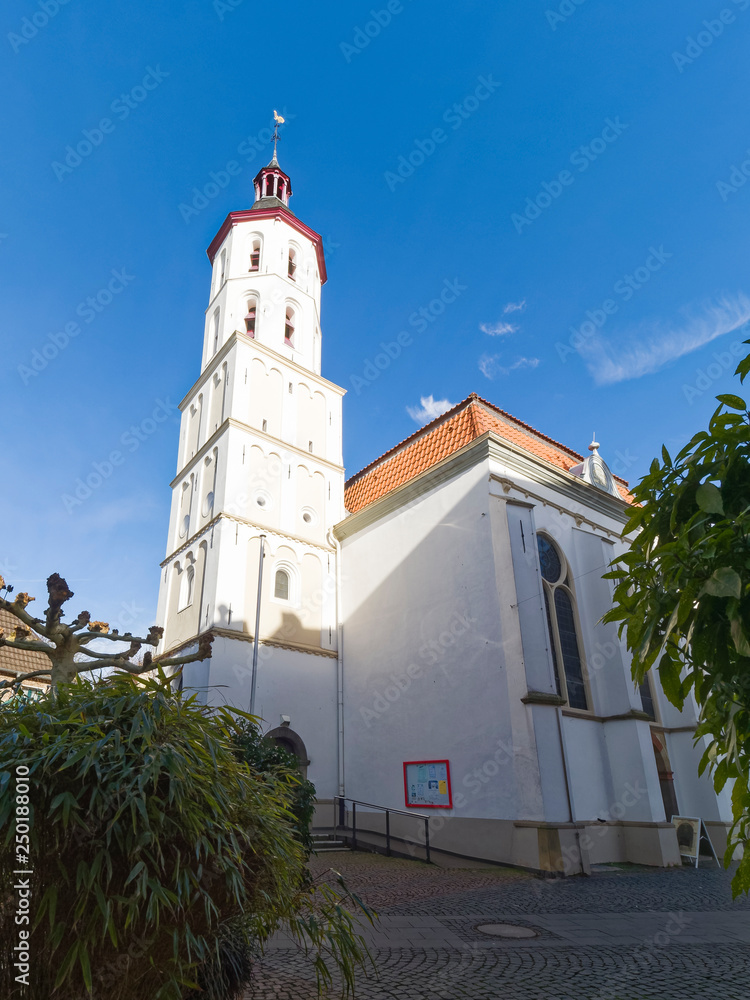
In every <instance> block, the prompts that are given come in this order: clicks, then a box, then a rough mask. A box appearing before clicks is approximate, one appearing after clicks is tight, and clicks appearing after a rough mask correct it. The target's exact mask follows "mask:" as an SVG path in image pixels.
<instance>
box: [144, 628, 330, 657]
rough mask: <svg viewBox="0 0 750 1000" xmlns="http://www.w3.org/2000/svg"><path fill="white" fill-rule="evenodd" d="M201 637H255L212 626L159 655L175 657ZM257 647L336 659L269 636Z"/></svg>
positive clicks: (248, 639)
mask: <svg viewBox="0 0 750 1000" xmlns="http://www.w3.org/2000/svg"><path fill="white" fill-rule="evenodd" d="M202 635H212V636H214V638H217V637H221V638H222V639H235V640H237V641H238V642H254V641H255V636H253V635H251V634H250V633H249V632H237V631H235V630H234V629H230V628H222V627H221V626H219V625H212V626H211V628H207V629H204V631H203V632H201V633H200V634H199V635H196V636H193V638H192V639H186V640H185V641H184V642H181V643H179V644H178V645H177V646H172V648H171V649H168V650H165V651H164V653H160V654H159V655H160V656H175V655H176V654H177V653H179V652H181V651H182V650H183V649H187V648H188V647H189V646H194V645H195V644H196V643H197V642H198V641H199V640H200V638H201V636H202ZM259 645H260V646H273V647H274V648H276V649H288V650H292V651H293V652H296V653H309V654H310V655H311V656H322V657H325V658H326V659H329V660H335V659H337V657H338V653H337V652H336V650H335V649H323V648H322V647H320V646H311V645H309V644H308V643H306V642H292V641H291V640H290V639H274V638H273V637H270V636H269V637H267V638H265V639H263V638H261V640H260V642H259Z"/></svg>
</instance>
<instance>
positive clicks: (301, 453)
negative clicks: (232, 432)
mask: <svg viewBox="0 0 750 1000" xmlns="http://www.w3.org/2000/svg"><path fill="white" fill-rule="evenodd" d="M228 427H236V428H237V429H238V430H241V431H245V432H247V433H249V434H253V435H255V436H256V437H258V438H259V439H260V440H261V441H265V442H266V444H269V445H272V446H274V447H276V448H279V449H280V450H281V451H288V452H291V453H292V454H293V455H296V456H297V457H298V458H304V459H306V460H307V462H308V463H309V462H310V461H311V460H312V461H314V462H318V463H319V464H320V465H323V466H325V467H326V469H329V470H330V471H331V472H336V473H338V474H339V475H343V474H344V466H343V465H336V463H335V462H329V460H328V459H327V458H321V456H320V455H316V454H315V453H314V452H309V451H305V450H304V448H298V447H297V445H296V444H289V443H288V442H286V441H283V440H282V439H281V438H277V437H273V436H272V435H271V434H267V433H266V432H265V431H259V430H258V428H257V427H251V425H250V424H246V423H243V421H242V420H237V418H236V417H225V418H224V420H223V421H222V422H221V423H220V424H219V426H218V427H217V428H216V430H215V431H214V432H213V434H212V435H211V437H210V438H208V439H207V440H206V442H205V443H204V444H202V445H201V447H200V448H199V449H198V451H196V453H195V454H194V455H193V457H192V458H191V459H190V460H189V461H187V462H186V463H185V465H184V466H183V467H182V469H181V470H180V471H179V472H178V473H177V475H176V476H175V477H174V479H173V480H172V482H171V483H170V484H169V485H170V487H172V488H173V489H174V487H175V486H177V484H178V483H179V482H180V480H181V479H184V478H185V476H187V475H189V474H190V472H191V470H192V469H193V467H194V466H195V465H198V464H199V463H200V460H201V459H202V458H205V457H206V455H207V454H208V452H209V451H210V450H211V448H212V447H213V446H214V444H215V443H216V442H217V441H218V440H219V438H220V437H221V435H222V434H223V433H224V431H225V430H226V429H227V428H228Z"/></svg>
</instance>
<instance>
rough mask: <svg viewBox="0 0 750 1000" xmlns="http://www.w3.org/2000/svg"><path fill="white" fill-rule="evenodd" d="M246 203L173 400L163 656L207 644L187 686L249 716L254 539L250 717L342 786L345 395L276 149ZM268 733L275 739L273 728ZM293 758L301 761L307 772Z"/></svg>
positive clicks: (224, 234) (224, 228)
mask: <svg viewBox="0 0 750 1000" xmlns="http://www.w3.org/2000/svg"><path fill="white" fill-rule="evenodd" d="M254 190H255V201H254V203H253V205H252V207H251V208H249V209H245V210H242V211H238V212H231V213H230V214H229V215H228V216H227V218H226V219H225V220H224V222H223V223H222V225H221V228H220V229H219V231H218V233H217V234H216V237H215V238H214V240H213V241H212V242H211V245H210V246H209V248H208V258H209V261H210V263H211V267H212V271H211V285H210V290H209V297H208V307H207V309H206V313H205V322H204V333H203V350H202V356H201V370H200V375H199V376H198V379H197V381H196V382H195V384H194V385H193V387H192V388H191V390H190V391H189V392H188V394H187V395H186V396H185V398H184V400H183V401H182V403H181V404H180V408H181V411H182V422H181V431H180V442H179V453H178V461H177V475H176V477H175V478H174V480H173V481H172V484H171V486H172V509H171V516H170V525H169V534H168V541H167V556H166V559H165V560H164V562H163V563H162V574H161V587H160V596H159V623H160V624H162V625H163V626H164V628H165V635H164V648H165V649H167V650H175V651H176V650H188V649H190V648H191V647H193V646H194V645H195V644H196V642H197V639H198V637H199V636H200V635H201V634H202V633H205V632H211V633H212V634H213V635H214V646H213V649H214V653H213V657H212V659H211V660H210V661H203V662H201V663H198V664H190V665H188V667H187V668H186V669H185V673H184V680H183V683H184V685H185V686H186V687H190V688H192V689H195V690H197V691H199V692H200V696H201V698H204V699H205V700H206V701H207V702H208V703H209V704H217V703H228V704H231V705H234V706H236V707H238V708H241V709H243V710H248V709H249V707H250V692H251V669H252V658H253V647H254V641H255V620H256V612H257V605H258V601H257V599H258V575H259V564H260V553H261V536H263V538H264V542H263V552H264V558H263V574H262V576H263V579H262V591H261V594H260V627H259V629H258V640H259V648H258V657H257V694H256V698H255V711H256V714H258V715H260V716H262V718H263V719H264V727H265V728H266V730H268V731H272V732H274V731H275V730H277V729H278V728H279V727H282V728H281V729H280V730H279V733H281V735H283V736H285V738H286V743H287V745H292V746H294V747H295V748H296V749H297V751H298V756H299V757H300V758H301V759H302V758H304V761H306V762H307V763H309V769H310V777H311V778H312V780H313V781H315V783H316V785H317V788H318V795H319V796H322V797H323V798H326V797H330V796H332V795H333V794H336V790H337V785H336V782H337V742H336V733H337V714H336V713H337V649H338V634H337V633H338V623H337V619H336V578H337V575H336V547H335V544H334V542H333V539H332V537H331V535H330V529H331V528H332V526H333V525H334V524H335V523H336V522H337V521H339V520H341V518H342V517H343V515H344V470H343V466H342V428H341V400H342V397H343V394H344V390H343V389H340V388H339V387H338V386H336V385H333V384H332V383H331V382H328V381H327V380H326V379H324V378H323V377H322V376H321V356H322V334H321V324H320V304H321V288H322V286H323V284H324V283H325V281H326V268H325V259H324V254H323V246H322V240H321V237H320V236H319V235H318V233H316V232H315V231H314V230H312V229H310V228H309V227H308V226H307V225H305V224H304V223H303V222H301V221H300V220H299V219H298V218H297V217H296V216H295V214H294V213H293V212H292V210H291V209H290V208H289V200H290V198H291V196H292V188H291V181H290V179H289V176H288V175H287V174H286V173H285V172H284V171H283V170H282V169H281V167H280V165H279V162H278V159H277V156H276V151H275V149H274V155H273V158H272V159H271V162H270V163H269V164H268V165H267V166H265V167H263V168H262V169H261V170H260V172H259V173H258V175H257V177H256V178H255V180H254ZM277 735H278V734H277ZM304 761H303V766H307V764H306V763H304Z"/></svg>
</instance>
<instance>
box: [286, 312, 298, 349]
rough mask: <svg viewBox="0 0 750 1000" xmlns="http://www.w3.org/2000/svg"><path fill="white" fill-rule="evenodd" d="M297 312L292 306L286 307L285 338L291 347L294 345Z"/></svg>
mask: <svg viewBox="0 0 750 1000" xmlns="http://www.w3.org/2000/svg"><path fill="white" fill-rule="evenodd" d="M295 322H296V318H295V314H294V308H293V307H292V306H287V307H286V317H285V319H284V340H285V341H286V343H287V344H289V346H290V347H294V327H295Z"/></svg>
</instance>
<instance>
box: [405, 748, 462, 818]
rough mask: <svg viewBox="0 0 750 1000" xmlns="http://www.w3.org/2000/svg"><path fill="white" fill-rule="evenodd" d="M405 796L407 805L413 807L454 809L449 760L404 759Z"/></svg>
mask: <svg viewBox="0 0 750 1000" xmlns="http://www.w3.org/2000/svg"><path fill="white" fill-rule="evenodd" d="M404 798H405V801H406V805H407V807H408V808H411V809H414V808H417V809H452V808H453V793H452V791H451V771H450V765H449V763H448V761H447V760H408V761H404Z"/></svg>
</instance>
